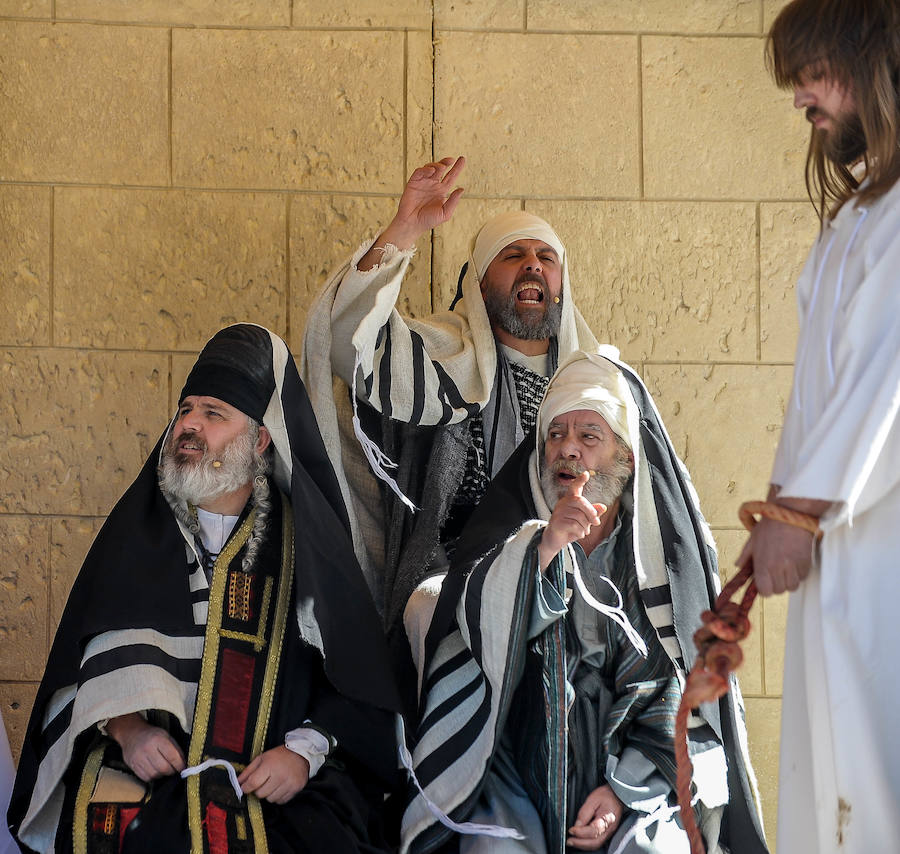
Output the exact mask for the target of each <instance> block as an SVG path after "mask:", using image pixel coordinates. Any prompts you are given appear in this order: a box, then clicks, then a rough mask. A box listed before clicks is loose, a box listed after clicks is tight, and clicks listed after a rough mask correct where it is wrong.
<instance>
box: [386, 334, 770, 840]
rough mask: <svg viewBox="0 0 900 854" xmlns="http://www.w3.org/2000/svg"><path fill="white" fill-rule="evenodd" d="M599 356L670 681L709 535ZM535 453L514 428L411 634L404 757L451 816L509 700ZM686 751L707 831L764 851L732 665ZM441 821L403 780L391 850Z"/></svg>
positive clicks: (533, 521)
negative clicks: (619, 414) (413, 700)
mask: <svg viewBox="0 0 900 854" xmlns="http://www.w3.org/2000/svg"><path fill="white" fill-rule="evenodd" d="M603 356H604V357H605V358H607V359H608V360H609V361H610V362H611V363H612V364H614V365H615V366H616V367H617V368H618V369H619V370H620V371H621V372H622V375H623V376H624V377H625V379H626V381H627V384H628V388H629V390H630V391H631V395H632V400H630V401H626V403H627V409H628V425H629V433H630V435H631V437H632V450H633V452H634V455H635V475H634V480H633V482H632V490H633V497H634V507H633V513H634V527H633V542H634V560H635V571H636V575H637V578H638V586H639V588H640V591H641V599H642V602H643V605H644V608H645V611H646V613H647V616H648V618H649V620H650V622H651V623H652V625H653V626H654V628H655V630H656V633H657V636H658V638H659V640H660V643H661V644H662V646H663V649H664V650H665V651H666V654H667V655H668V656H669V658H670V659H671V661H672V662H673V665H674V666H675V668H676V672H677V673H678V675H679V681H680V682H681V684H682V685H683V682H684V678H685V675H686V671H687V670H689V669H690V667H691V665H692V664H693V660H694V658H695V657H696V650H695V648H694V644H693V641H692V638H693V633H694V631H695V630H696V629H697V628H699V626H700V613H701V611H702V610H704V609H706V608H708V607H709V606H710V604H711V602H712V601H713V599H714V598H715V596H716V594H717V592H718V590H719V578H718V572H717V562H716V556H715V549H714V544H713V542H712V538H711V535H710V532H709V528H708V526H707V524H706V521H705V519H704V518H703V516H702V514H701V512H700V508H699V502H698V500H697V496H696V493H695V491H694V488H693V485H692V483H691V480H690V477H689V475H688V473H687V470H686V468H685V467H684V465H683V463H682V462H681V460H679V458H678V456H677V454H676V453H675V450H674V448H673V446H672V443H671V440H670V439H669V436H668V434H667V433H666V430H665V428H664V426H663V424H662V420H661V418H660V416H659V413H658V411H657V410H656V406H655V404H654V403H653V401H652V399H651V397H650V395H649V393H648V392H647V390H646V388H645V387H644V385H643V383H642V382H641V380H640V378H639V377H638V376H637V374H635V373H634V371H632V369H631V368H629V367H628V366H627V365H625V364H623V363H622V362H620V361H618V357H617V354H615V355H613V350H612V348H609V349H605V350H604V353H603ZM551 383H552V380H551ZM635 437H639V440H638V441H635ZM538 452H539V451H538V450H537V449H536V440H535V438H531V437H529V439H526V441H525V442H523V444H522V445H521V446H520V448H519V449H518V450H517V451H516V453H515V454H514V455H513V456H512V457H511V458H510V460H509V462H508V463H507V464H506V466H505V467H504V468H503V470H502V471H501V472H500V474H499V475H498V476H497V477H496V478H495V479H494V481H493V483H492V484H491V486H490V488H489V489H488V492H487V494H486V495H485V498H484V500H483V501H482V503H481V504H480V505H479V507H478V508H477V509H476V511H475V513H474V514H473V516H472V518H471V520H470V522H469V525H468V526H467V527H466V529H465V531H464V532H463V535H462V537H461V538H460V541H459V544H458V548H457V553H456V556H455V559H454V563H453V565H452V566H451V570H450V573H449V575H448V576H447V578H446V579H445V581H444V584H443V588H442V591H441V596H440V599H439V602H438V605H437V609H436V611H435V615H434V618H433V620H432V623H431V628H430V630H429V633H428V637H427V639H426V643H425V657H426V671H425V672H426V676H425V682H424V686H423V698H422V702H421V705H420V723H419V726H418V728H417V731H416V734H415V746H414V748H413V751H412V754H413V766H414V769H415V774H416V777H417V779H418V781H419V784H420V785H421V786H422V787H423V788H424V791H425V795H426V796H427V798H428V799H429V800H430V801H432V802H433V803H434V804H436V805H437V806H438V807H439V808H440V809H441V810H442V811H443V812H444V813H445V814H446V815H447V816H449V817H450V818H451V819H452V820H453V821H456V822H464V821H466V819H467V818H468V816H469V814H470V813H471V810H472V808H473V806H474V804H475V802H476V800H477V798H478V794H479V792H480V791H481V788H482V786H483V785H484V782H485V779H486V776H487V773H488V771H489V768H490V762H491V758H492V756H493V753H494V750H495V748H496V745H497V743H498V740H499V737H500V734H501V732H502V729H503V725H504V721H505V720H506V717H507V715H508V712H509V701H510V698H511V688H512V683H511V673H512V672H514V668H515V666H516V662H515V661H510V655H511V654H512V653H513V652H515V651H516V650H519V649H520V648H521V646H522V633H523V632H524V631H525V628H524V622H525V621H526V620H527V615H528V613H529V610H528V609H529V607H530V603H531V600H532V596H533V577H532V576H531V573H528V572H523V569H522V567H523V561H524V559H525V556H526V552H527V551H528V549H529V546H530V544H531V543H532V541H533V539H534V537H535V535H536V534H537V533H538V532H539V531H540V530H541V529H542V528H543V527H544V525H545V524H546V518H548V514H547V511H546V509H545V511H544V516H543V518H541V516H540V514H539V511H538V509H537V507H538V505H539V504H543V503H544V502H543V496H542V494H541V491H540V480H539V476H538V466H537V453H538ZM544 507H545V508H546V504H544ZM561 555H562V557H563V561H564V566H565V569H566V571H567V572H571V571H573V570H574V561H575V558H574V555H573V554H572V553H571V548H569V549H567V550H566V551H565V552H563V553H561ZM487 603H489V608H488V606H487ZM691 753H692V759H693V761H694V769H695V776H694V782H695V785H696V786H697V787H698V792H699V795H700V797H701V799H702V800H703V801H704V802H705V803H706V804H707V806H711V807H714V806H717V805H720V804H722V803H724V802H725V801H727V805H726V808H725V817H724V821H723V827H722V835H721V837H720V839H721V842H722V843H723V844H724V845H726V846H728V848H729V850H730V851H731V852H732V854H761V852H765V851H766V850H767V849H766V846H765V842H764V836H763V831H762V824H761V817H760V813H759V806H758V805H759V795H758V792H757V787H756V781H755V778H754V776H753V771H752V768H751V766H750V760H749V751H748V746H747V733H746V727H745V724H744V715H743V701H742V699H741V695H740V691H739V688H738V686H737V681H736V679H734V677H732V685H731V691H730V692H729V693H728V694H727V695H726V696H725V697H723V698H722V699H721V700H720V701H719V702H718V703H716V704H704V705H703V706H702V707H701V708H700V710H699V715H698V714H696V713H695V714H694V716H693V721H692V730H691ZM723 760H724V761H723ZM411 791H413V790H412V787H411ZM448 834H449V831H447V830H446V829H445V828H443V827H442V826H441V825H440V824H438V822H437V820H436V819H435V817H434V815H433V813H432V812H431V810H430V809H429V808H428V805H427V804H426V802H425V799H424V798H423V797H422V796H421V795H419V794H418V793H415V792H413V795H412V796H411V799H410V802H409V805H408V807H407V810H406V812H405V814H404V816H403V824H402V845H401V850H402V851H413V852H417V854H418V852H428V851H434V850H436V849H437V848H438V847H439V846H440V845H441V844H443V842H444V841H446V838H447V836H448Z"/></svg>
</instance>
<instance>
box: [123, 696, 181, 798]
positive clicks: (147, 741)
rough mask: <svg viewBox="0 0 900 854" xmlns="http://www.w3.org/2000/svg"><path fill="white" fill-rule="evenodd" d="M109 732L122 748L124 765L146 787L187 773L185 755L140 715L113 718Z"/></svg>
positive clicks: (164, 734)
mask: <svg viewBox="0 0 900 854" xmlns="http://www.w3.org/2000/svg"><path fill="white" fill-rule="evenodd" d="M106 731H107V732H108V733H109V735H110V736H111V737H112V738H114V739H115V740H116V741H117V742H118V743H119V746H120V747H121V748H122V758H123V759H124V760H125V764H126V765H127V766H128V767H129V768H130V769H131V770H132V771H134V773H135V774H137V776H138V777H140V778H141V779H142V780H143V781H144V782H145V783H149V782H150V781H151V780H155V779H156V778H157V777H168V776H169V775H170V774H178V773H179V772H180V771H182V770H184V768H185V762H184V754H183V753H182V752H181V748H180V747H179V746H178V745H177V744H176V742H175V740H174V739H173V738H172V736H170V735H169V734H168V733H167V732H166V731H165V730H164V729H160V728H159V727H156V726H152V725H151V724H148V723H147V721H145V720H144V719H143V718H142V717H141V716H140V715H139V714H138V713H137V712H132V713H131V714H128V715H121V716H120V717H117V718H110V719H109V721H107V723H106Z"/></svg>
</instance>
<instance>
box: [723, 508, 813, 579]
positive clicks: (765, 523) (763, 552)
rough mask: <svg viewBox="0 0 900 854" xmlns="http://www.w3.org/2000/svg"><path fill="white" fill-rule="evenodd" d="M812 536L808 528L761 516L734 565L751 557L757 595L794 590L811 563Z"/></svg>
mask: <svg viewBox="0 0 900 854" xmlns="http://www.w3.org/2000/svg"><path fill="white" fill-rule="evenodd" d="M812 553H813V537H812V534H810V533H809V532H808V531H804V530H803V529H802V528H798V527H796V526H795V525H789V524H787V523H786V522H777V521H775V520H774V519H766V518H763V519H761V520H760V521H759V522H757V523H756V526H755V527H754V528H753V530H752V531H751V533H750V539H748V540H747V542H746V544H745V545H744V549H743V551H742V552H741V555H740V557H739V558H738V559H737V561H736V563H737V565H738V566H739V567H740V568H742V569H743V567H744V566H745V565H746V563H747V561H749V560H752V561H753V578H754V580H755V581H756V589H757V590H758V591H759V595H760V596H771V595H772V594H773V593H784V592H785V591H786V590H796V589H797V588H798V587H799V586H800V582H801V581H803V579H804V578H806V576H807V575H809V570H810V567H811V566H812Z"/></svg>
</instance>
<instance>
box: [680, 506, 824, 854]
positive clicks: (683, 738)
mask: <svg viewBox="0 0 900 854" xmlns="http://www.w3.org/2000/svg"><path fill="white" fill-rule="evenodd" d="M738 515H739V517H740V520H741V522H742V524H743V525H744V527H745V528H746V529H747V530H748V531H752V530H753V527H754V526H755V525H756V516H757V515H760V516H765V517H767V518H769V519H774V520H776V521H778V522H786V523H787V524H789V525H795V526H797V527H799V528H803V529H804V530H805V531H809V532H810V533H811V534H812V535H813V536H814V537H816V538H817V539H818V538H819V537H821V536H822V531H821V529H820V528H819V520H818V519H816V517H815V516H809V515H807V514H806V513H800V512H798V511H796V510H789V509H788V508H787V507H782V506H781V505H779V504H772V503H770V502H768V501H747V502H745V503H744V504H742V505H741V507H740V510H739V511H738ZM744 584H746V585H747V588H746V590H744V594H743V597H742V598H741V600H740V602H739V603H738V602H732V601H731V597H732V596H734V595H735V594H736V593H737V592H738V591H739V590H740V589H741V588H742V587H743V586H744ZM756 593H757V591H756V582H755V581H754V580H753V561H752V560H748V561H747V563H745V564H744V566H743V568H742V569H741V570H740V572H738V573H737V575H735V576H734V578H732V579H731V581H729V582H728V583H727V584H726V585H725V586H724V587H723V588H722V592H721V593H720V594H719V596H718V597H717V599H716V601H715V604H714V605H713V607H712V610H709V611H704V612H703V613H702V614H701V615H700V619H701V620H702V621H703V625H702V626H700V628H699V629H697V631H696V632H695V633H694V644H695V645H696V647H697V659H696V660H695V661H694V666H693V667H692V668H691V672H690V673H689V674H688V678H687V682H686V684H685V686H684V693H683V694H682V695H681V705H680V706H679V707H678V714H677V715H676V717H675V761H676V763H677V766H678V777H677V780H676V784H677V786H676V788H677V793H678V805H679V808H680V810H681V823H682V825H683V826H684V829H685V832H686V833H687V835H688V839H689V840H690V843H691V854H706V848H705V847H704V845H703V837H702V835H701V834H700V829H699V828H698V827H697V822H696V820H695V818H694V810H693V808H692V807H691V778H692V776H693V772H694V768H693V765H692V764H691V758H690V755H689V754H688V739H687V730H688V716H689V715H690V713H691V709H695V708H697V706H699V705H700V704H701V703H708V702H713V701H715V700H718V699H719V698H720V697H724V696H725V694H727V693H728V680H729V677H730V675H731V672H732V671H733V670H735V669H736V668H737V667H739V666H740V664H741V662H742V661H743V659H744V654H743V652H741V648H740V646H739V643H740V641H742V640H743V639H744V638H745V637H747V635H748V634H749V632H750V620H749V619H748V617H747V614H748V613H749V612H750V608H751V607H752V606H753V601H754V600H755V599H756Z"/></svg>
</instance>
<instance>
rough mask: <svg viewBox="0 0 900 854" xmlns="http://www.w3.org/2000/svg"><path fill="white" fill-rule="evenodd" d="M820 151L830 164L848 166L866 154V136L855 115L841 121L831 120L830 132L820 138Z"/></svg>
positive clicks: (852, 114)
mask: <svg viewBox="0 0 900 854" xmlns="http://www.w3.org/2000/svg"><path fill="white" fill-rule="evenodd" d="M821 143H822V151H823V152H824V153H825V156H826V157H827V158H828V159H829V160H830V161H831V162H832V163H839V164H840V165H841V166H849V165H851V164H852V163H856V161H857V160H859V159H860V158H861V157H862V156H863V155H864V154H865V153H866V148H867V145H866V134H865V132H864V131H863V126H862V122H861V121H860V118H859V116H858V115H857V114H856V113H850V114H849V115H847V116H845V117H844V118H842V119H836V118H833V125H832V129H831V130H830V131H826V132H824V133H823V135H822V138H821Z"/></svg>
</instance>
